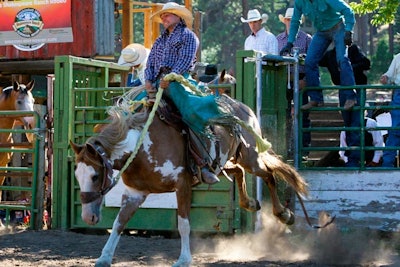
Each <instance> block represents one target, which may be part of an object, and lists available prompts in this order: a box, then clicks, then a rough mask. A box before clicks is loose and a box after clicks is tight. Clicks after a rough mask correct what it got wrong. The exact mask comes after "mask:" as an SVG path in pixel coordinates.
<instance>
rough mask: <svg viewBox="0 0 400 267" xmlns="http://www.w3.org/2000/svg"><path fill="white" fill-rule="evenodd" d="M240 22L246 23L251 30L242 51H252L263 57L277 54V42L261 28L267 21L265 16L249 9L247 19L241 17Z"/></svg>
mask: <svg viewBox="0 0 400 267" xmlns="http://www.w3.org/2000/svg"><path fill="white" fill-rule="evenodd" d="M240 20H241V21H242V22H243V23H248V24H249V27H250V30H251V34H250V35H249V36H248V37H247V38H246V40H245V42H244V50H254V51H257V52H261V53H262V54H263V55H265V54H273V55H277V54H278V52H279V50H278V40H277V39H276V37H275V35H274V34H272V33H271V32H269V31H267V30H266V29H265V28H264V27H263V26H262V24H264V23H265V22H266V21H267V20H268V15H267V14H262V15H261V14H260V12H259V11H258V10H257V9H251V10H249V11H248V12H247V19H245V18H243V17H241V18H240Z"/></svg>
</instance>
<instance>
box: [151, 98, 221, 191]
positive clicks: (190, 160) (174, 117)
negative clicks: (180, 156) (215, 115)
mask: <svg viewBox="0 0 400 267" xmlns="http://www.w3.org/2000/svg"><path fill="white" fill-rule="evenodd" d="M161 101H162V104H160V105H159V107H158V109H157V111H156V114H157V115H158V117H159V118H160V119H161V120H162V121H163V122H164V123H166V124H168V125H169V126H171V127H173V128H174V129H175V130H177V131H178V132H180V133H182V134H183V135H184V136H185V137H186V153H185V154H186V164H187V168H188V170H190V172H191V173H192V175H193V178H194V182H193V184H194V185H197V184H199V183H200V181H201V177H200V176H201V174H200V171H199V169H200V168H201V167H204V166H206V165H207V166H208V168H209V169H210V170H212V171H214V170H215V169H216V168H217V167H218V166H220V161H221V160H220V155H219V152H220V149H219V142H218V140H215V143H214V144H215V146H216V153H217V155H216V158H215V159H213V160H206V158H208V159H210V156H209V152H208V147H207V145H206V144H205V142H204V140H202V137H201V136H199V135H198V134H196V133H195V132H194V131H193V130H191V129H190V128H189V127H188V125H187V124H185V123H184V122H183V120H182V115H181V113H180V112H179V110H178V108H177V107H176V106H175V104H174V103H173V102H172V100H171V99H169V98H168V97H166V96H163V98H162V100H161ZM209 130H210V131H211V132H213V127H212V126H210V128H209Z"/></svg>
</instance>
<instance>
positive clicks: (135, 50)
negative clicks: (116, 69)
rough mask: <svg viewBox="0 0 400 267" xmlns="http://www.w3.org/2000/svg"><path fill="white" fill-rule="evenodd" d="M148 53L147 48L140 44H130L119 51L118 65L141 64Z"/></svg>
mask: <svg viewBox="0 0 400 267" xmlns="http://www.w3.org/2000/svg"><path fill="white" fill-rule="evenodd" d="M147 55H148V49H146V48H145V47H144V46H143V45H141V44H130V45H128V46H126V47H125V48H124V49H122V51H121V56H120V57H119V59H118V65H128V66H136V65H140V64H142V63H143V62H144V61H145V60H146V58H147Z"/></svg>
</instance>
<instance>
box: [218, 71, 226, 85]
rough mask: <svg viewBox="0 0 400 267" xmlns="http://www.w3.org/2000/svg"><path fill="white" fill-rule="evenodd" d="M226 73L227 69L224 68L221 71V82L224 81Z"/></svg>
mask: <svg viewBox="0 0 400 267" xmlns="http://www.w3.org/2000/svg"><path fill="white" fill-rule="evenodd" d="M225 73H226V71H225V69H223V70H222V71H221V74H220V75H219V80H220V81H221V82H223V81H224V79H225Z"/></svg>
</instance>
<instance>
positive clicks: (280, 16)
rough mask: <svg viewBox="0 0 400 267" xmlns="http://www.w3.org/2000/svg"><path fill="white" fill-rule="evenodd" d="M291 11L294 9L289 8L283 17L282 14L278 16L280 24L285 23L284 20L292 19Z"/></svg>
mask: <svg viewBox="0 0 400 267" xmlns="http://www.w3.org/2000/svg"><path fill="white" fill-rule="evenodd" d="M293 11H294V8H293V7H289V8H288V9H286V13H285V16H283V15H282V14H279V20H280V21H281V22H282V23H285V19H291V18H292V17H293Z"/></svg>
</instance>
